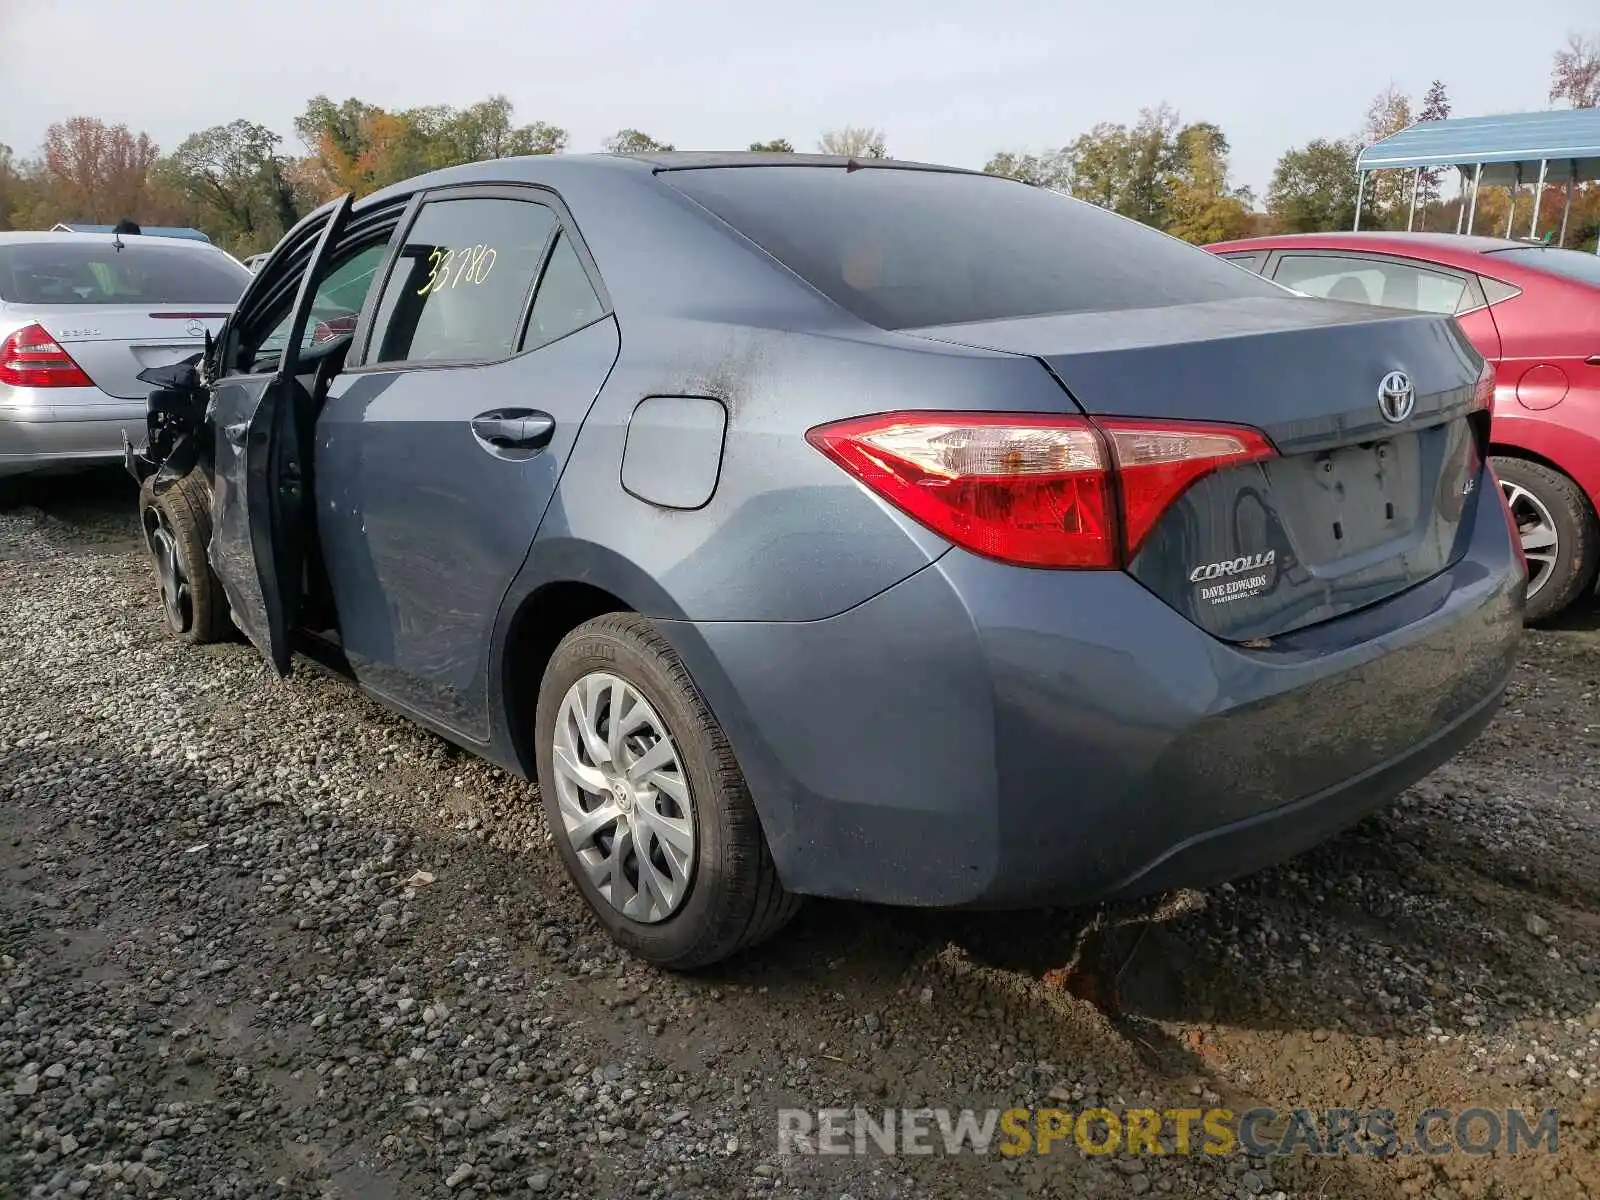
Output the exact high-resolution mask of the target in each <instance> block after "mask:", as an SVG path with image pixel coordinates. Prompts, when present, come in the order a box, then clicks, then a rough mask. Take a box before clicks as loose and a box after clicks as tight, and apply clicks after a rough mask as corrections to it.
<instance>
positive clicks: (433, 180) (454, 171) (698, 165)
mask: <svg viewBox="0 0 1600 1200" xmlns="http://www.w3.org/2000/svg"><path fill="white" fill-rule="evenodd" d="M851 166H854V167H855V168H856V169H857V170H874V171H930V172H940V173H947V174H954V175H982V174H983V172H981V171H973V170H971V169H970V168H966V167H948V166H942V165H940V164H937V163H920V162H908V161H906V160H904V159H898V158H856V159H853V158H850V157H848V156H846V155H842V154H769V153H765V152H762V151H751V150H671V151H666V150H663V151H659V152H651V153H647V154H526V155H521V156H518V157H515V158H489V159H483V160H480V161H478V162H472V163H463V164H461V165H460V166H455V167H443V168H441V169H440V170H437V171H430V172H429V173H428V174H426V175H417V176H413V177H412V178H410V179H406V180H402V181H401V182H399V183H395V184H391V185H390V186H389V187H386V188H383V189H382V190H380V191H377V192H374V193H372V195H370V196H366V197H363V198H362V199H361V200H359V201H357V202H356V208H357V209H366V208H370V207H372V206H373V205H376V204H382V203H385V202H387V201H390V200H394V199H396V198H397V197H400V196H406V195H410V194H411V193H413V192H419V191H423V190H426V189H428V188H435V187H448V186H454V185H460V184H472V183H482V184H493V183H534V184H537V183H543V184H548V185H550V186H558V185H559V184H560V183H561V182H562V181H563V180H572V179H575V178H587V179H591V180H593V179H598V178H601V177H602V176H603V175H604V174H605V173H607V172H614V173H621V174H624V175H629V176H631V177H633V178H636V179H637V178H647V177H648V176H649V175H654V174H656V173H657V172H662V171H690V170H699V169H702V168H711V167H833V168H848V167H851ZM993 178H998V176H995V177H993Z"/></svg>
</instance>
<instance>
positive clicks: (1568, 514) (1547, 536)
mask: <svg viewBox="0 0 1600 1200" xmlns="http://www.w3.org/2000/svg"><path fill="white" fill-rule="evenodd" d="M1489 462H1490V465H1491V466H1492V467H1493V468H1494V473H1495V475H1496V477H1497V478H1498V479H1499V480H1500V489H1501V491H1503V492H1504V493H1505V497H1506V503H1507V504H1508V505H1510V507H1511V515H1512V517H1513V518H1515V520H1516V523H1517V529H1518V531H1519V532H1520V533H1521V535H1522V553H1523V555H1524V556H1525V557H1526V558H1527V560H1528V609H1527V619H1528V620H1529V621H1542V620H1544V619H1545V618H1546V617H1553V616H1555V615H1556V614H1557V613H1559V612H1560V611H1561V610H1562V609H1564V608H1566V607H1567V606H1568V605H1569V604H1571V603H1572V602H1573V601H1574V600H1576V599H1577V598H1578V597H1579V596H1580V595H1582V594H1583V593H1584V591H1585V590H1586V589H1587V588H1588V587H1589V585H1590V584H1591V583H1593V582H1594V577H1595V566H1596V563H1597V561H1600V530H1597V528H1596V524H1595V514H1594V510H1593V509H1592V508H1591V507H1590V505H1589V499H1588V497H1587V496H1585V495H1584V494H1583V489H1582V488H1580V487H1579V486H1578V485H1577V484H1576V483H1574V482H1573V481H1572V480H1570V479H1568V478H1567V477H1566V476H1565V475H1563V474H1562V473H1561V472H1560V471H1557V470H1554V469H1553V468H1551V467H1547V466H1545V465H1544V464H1543V463H1536V462H1529V461H1528V460H1527V459H1524V458H1506V457H1502V456H1498V455H1497V456H1495V457H1493V458H1491V459H1490V460H1489Z"/></svg>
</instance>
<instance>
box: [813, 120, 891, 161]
mask: <svg viewBox="0 0 1600 1200" xmlns="http://www.w3.org/2000/svg"><path fill="white" fill-rule="evenodd" d="M817 149H818V150H819V151H820V152H821V153H823V154H841V155H843V156H844V157H846V158H888V157H889V152H888V151H887V150H886V149H884V141H883V130H881V129H874V128H872V127H870V126H865V125H863V126H859V127H858V126H855V125H846V126H845V127H844V128H842V129H829V130H827V131H826V132H825V133H823V135H822V136H821V137H820V138H818V139H817Z"/></svg>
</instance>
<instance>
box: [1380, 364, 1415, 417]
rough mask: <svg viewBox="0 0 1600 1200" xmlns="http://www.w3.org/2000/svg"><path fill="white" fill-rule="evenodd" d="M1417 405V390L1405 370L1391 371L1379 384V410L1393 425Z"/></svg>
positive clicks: (1408, 414) (1409, 413)
mask: <svg viewBox="0 0 1600 1200" xmlns="http://www.w3.org/2000/svg"><path fill="white" fill-rule="evenodd" d="M1416 406H1417V390H1416V388H1414V387H1412V386H1411V377H1410V376H1409V375H1407V374H1406V373H1405V372H1404V371H1390V372H1389V373H1388V374H1387V375H1385V376H1384V377H1383V381H1382V382H1381V383H1379V384H1378V411H1379V412H1381V413H1382V414H1383V419H1384V420H1385V421H1388V422H1389V423H1390V424H1391V425H1398V424H1400V422H1401V421H1404V420H1405V419H1406V418H1407V417H1409V416H1410V415H1411V410H1412V409H1413V408H1415V407H1416Z"/></svg>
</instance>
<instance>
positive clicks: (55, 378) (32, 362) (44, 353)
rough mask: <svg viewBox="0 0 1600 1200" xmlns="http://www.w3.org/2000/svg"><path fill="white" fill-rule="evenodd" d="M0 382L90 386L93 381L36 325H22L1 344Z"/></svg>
mask: <svg viewBox="0 0 1600 1200" xmlns="http://www.w3.org/2000/svg"><path fill="white" fill-rule="evenodd" d="M0 383H9V384H10V385H11V386H12V387H25V388H53V387H93V386H94V381H93V380H92V379H90V378H89V377H88V376H87V375H85V374H84V373H83V368H82V367H80V366H79V365H78V364H77V363H75V362H73V361H72V355H70V354H68V353H67V352H66V351H65V350H63V349H62V348H61V347H60V345H58V344H57V342H56V340H55V339H54V338H52V337H51V336H50V335H49V334H48V333H46V332H45V331H44V330H43V329H42V328H40V327H39V326H38V325H24V326H23V327H22V328H21V329H19V330H17V331H16V332H15V333H13V334H12V335H11V336H10V337H8V338H6V339H5V341H3V342H0Z"/></svg>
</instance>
